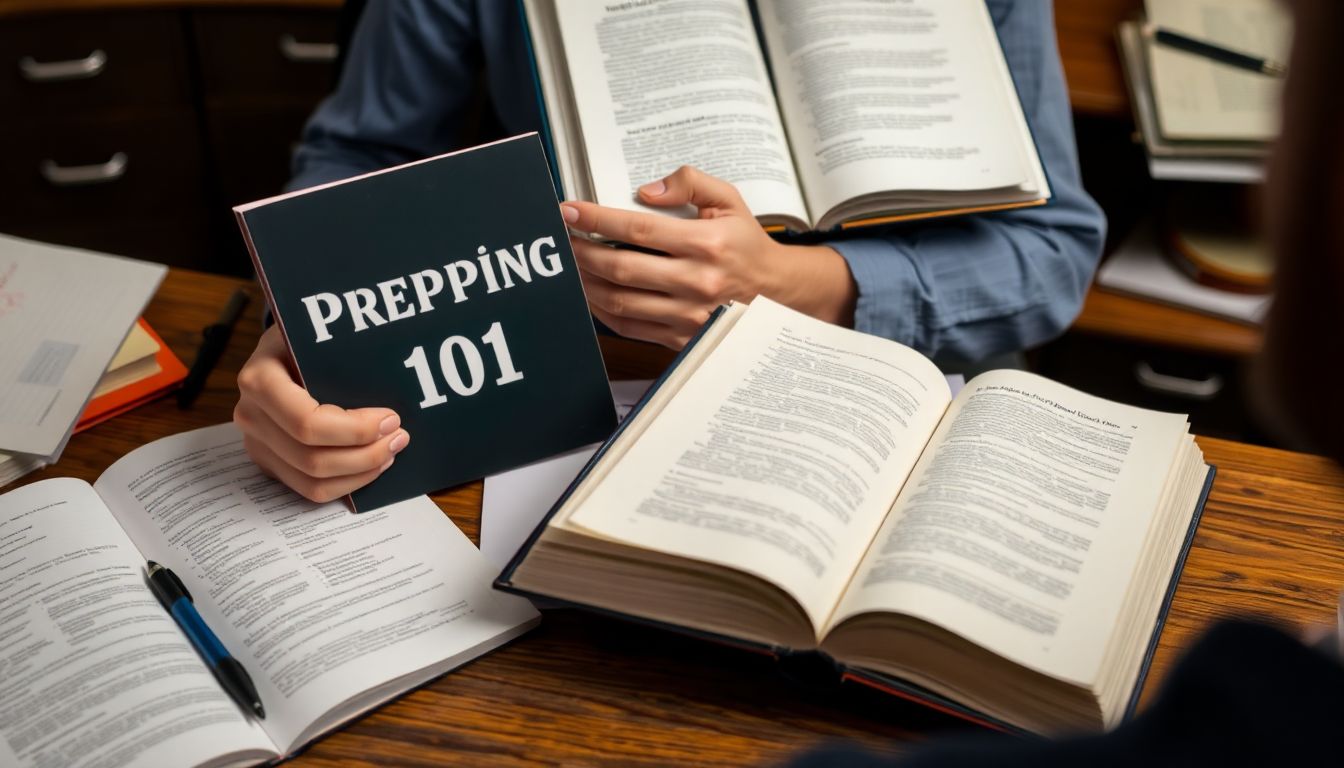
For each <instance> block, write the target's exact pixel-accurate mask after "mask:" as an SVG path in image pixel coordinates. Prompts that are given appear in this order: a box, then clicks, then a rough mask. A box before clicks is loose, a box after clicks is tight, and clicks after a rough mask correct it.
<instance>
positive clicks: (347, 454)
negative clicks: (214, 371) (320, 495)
mask: <svg viewBox="0 0 1344 768" xmlns="http://www.w3.org/2000/svg"><path fill="white" fill-rule="evenodd" d="M233 418H234V421H235V422H237V423H238V426H239V428H240V429H242V430H243V432H244V434H246V435H247V436H248V437H251V438H253V439H255V440H257V441H259V442H261V443H262V444H263V445H265V446H266V447H267V448H268V449H269V450H270V452H271V453H273V454H275V456H276V457H278V458H279V459H280V460H281V461H283V462H284V463H285V464H287V465H289V466H291V467H293V468H294V469H296V470H298V471H299V472H300V473H302V474H303V475H305V476H307V477H309V478H313V479H317V480H325V479H330V478H336V477H342V476H344V475H355V474H361V473H364V472H370V471H373V470H381V469H383V468H385V465H388V464H391V462H392V458H393V457H394V456H396V455H397V454H398V453H400V452H401V451H402V449H404V448H405V447H406V446H407V444H408V443H409V442H410V435H409V434H408V433H407V432H406V430H404V429H398V430H395V431H393V432H392V433H391V434H389V435H386V436H384V437H381V438H379V439H377V440H375V441H373V442H371V443H368V444H365V445H358V446H351V447H318V446H311V445H306V444H304V443H301V442H299V441H298V440H295V439H294V438H293V437H292V436H291V435H289V434H287V433H286V432H285V431H284V430H283V429H282V428H281V427H280V426H279V425H277V424H276V423H275V422H274V421H272V420H271V419H270V417H269V416H267V415H266V413H265V412H264V411H262V410H261V409H260V408H258V407H257V406H256V405H255V404H254V403H251V402H249V401H246V400H240V401H239V403H238V406H237V408H235V409H234V416H233Z"/></svg>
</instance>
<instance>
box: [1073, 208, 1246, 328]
mask: <svg viewBox="0 0 1344 768" xmlns="http://www.w3.org/2000/svg"><path fill="white" fill-rule="evenodd" d="M1097 285H1100V286H1102V287H1104V288H1107V289H1110V290H1112V291H1116V292H1119V293H1127V294H1131V295H1134V296H1139V297H1142V298H1146V299H1154V300H1156V301H1160V302H1162V303H1164V304H1170V305H1172V306H1176V307H1182V308H1185V309H1193V310H1195V311H1198V312H1203V313H1205V314H1208V315H1213V316H1214V317H1221V318H1224V319H1227V320H1235V321H1237V322H1241V323H1246V324H1247V325H1259V324H1261V323H1262V322H1263V321H1264V317H1265V312H1267V311H1268V310H1269V302H1270V296H1268V295H1264V294H1260V295H1253V294H1244V293H1231V292H1229V291H1224V290H1221V289H1218V288H1212V287H1209V286H1207V285H1200V284H1199V283H1197V282H1195V281H1194V280H1193V279H1191V278H1190V277H1189V276H1188V275H1186V274H1185V273H1184V272H1182V271H1181V270H1180V269H1178V268H1177V267H1176V265H1175V264H1172V262H1171V260H1170V259H1169V258H1167V256H1166V254H1165V253H1164V252H1163V250H1162V246H1161V243H1160V242H1159V239H1158V235H1157V230H1156V227H1155V225H1154V224H1153V223H1152V222H1145V223H1143V224H1140V225H1139V226H1138V227H1135V229H1134V232H1133V233H1132V234H1131V235H1130V236H1129V237H1128V238H1127V239H1126V240H1125V241H1124V242H1123V243H1122V244H1121V245H1120V247H1119V248H1117V249H1116V250H1115V253H1113V254H1111V256H1110V257H1109V258H1108V259H1106V263H1104V264H1102V265H1101V269H1100V270H1098V272H1097Z"/></svg>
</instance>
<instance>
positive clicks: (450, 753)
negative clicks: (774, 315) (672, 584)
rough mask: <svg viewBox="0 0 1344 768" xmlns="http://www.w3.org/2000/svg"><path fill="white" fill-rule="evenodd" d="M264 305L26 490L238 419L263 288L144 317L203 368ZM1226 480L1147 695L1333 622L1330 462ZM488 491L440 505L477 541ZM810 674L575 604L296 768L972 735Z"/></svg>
mask: <svg viewBox="0 0 1344 768" xmlns="http://www.w3.org/2000/svg"><path fill="white" fill-rule="evenodd" d="M240 285H246V286H249V287H250V288H251V290H252V292H253V296H254V298H255V299H256V301H254V302H253V304H252V305H251V306H250V308H249V313H248V315H247V317H246V319H245V320H244V321H243V322H242V323H241V324H240V325H239V327H238V329H237V331H236V332H235V334H234V337H233V339H232V340H231V342H230V344H229V348H228V350H227V352H226V354H225V355H224V357H223V359H222V360H221V362H220V366H219V368H218V369H217V370H216V371H215V372H214V373H213V374H212V376H211V377H210V379H209V382H208V385H207V387H206V389H205V391H204V392H203V393H202V395H201V397H200V399H199V400H198V401H197V404H196V406H195V407H194V408H193V409H192V410H189V411H181V410H178V409H177V407H176V405H175V403H174V401H173V400H172V399H171V398H169V399H166V400H160V401H158V402H155V403H152V404H149V405H147V406H144V407H141V408H139V409H137V410H135V411H132V412H131V413H128V414H125V415H122V416H118V417H117V418H115V419H112V420H111V421H108V422H106V423H104V424H102V425H99V426H97V427H95V428H94V429H92V430H90V431H88V432H86V433H83V434H80V435H76V436H75V437H74V439H72V440H71V442H70V445H69V447H68V448H67V449H66V452H65V456H64V457H63V458H62V459H61V461H60V462H59V463H58V464H57V465H56V466H54V467H49V468H47V469H45V470H43V471H42V472H39V473H36V474H34V475H30V476H29V478H25V480H24V481H20V483H23V482H25V481H31V480H36V479H41V478H46V477H57V476H77V477H82V478H84V479H86V480H89V481H93V480H94V479H95V478H96V477H97V475H98V473H99V472H101V471H102V470H103V469H105V468H106V467H107V466H108V465H109V464H111V463H112V462H113V461H114V460H115V459H117V458H118V457H120V456H122V455H123V454H125V453H127V452H128V451H130V450H131V449H133V448H135V447H137V446H139V445H141V444H143V443H145V442H148V441H150V440H153V439H155V438H158V437H162V436H164V435H168V434H172V433H175V432H179V431H183V430H187V429H192V428H195V427H200V426H206V425H209V424H215V423H218V422H221V421H226V420H228V419H229V417H230V413H231V411H232V407H233V404H234V402H235V400H236V398H237V395H236V389H235V384H234V377H235V375H236V373H237V371H238V369H239V367H240V366H241V365H242V363H243V362H244V361H245V360H246V358H247V355H248V354H249V353H250V351H251V349H252V347H253V345H254V344H255V341H256V338H257V336H258V334H259V332H260V309H261V307H260V304H261V300H260V291H259V290H258V289H256V288H255V286H251V285H250V284H248V283H245V282H243V281H239V280H234V279H231V278H225V277H217V276H211V275H203V274H198V273H192V272H185V271H173V272H171V273H170V274H169V276H168V278H167V280H166V281H165V282H164V284H163V287H162V288H161V289H160V291H159V294H158V296H157V297H156V298H155V299H154V301H153V303H152V304H151V305H150V307H149V309H148V310H147V311H146V313H145V316H146V318H147V319H148V320H149V322H150V323H151V324H152V325H153V326H154V327H155V329H156V330H157V331H158V332H159V333H160V334H161V335H162V336H163V338H164V340H165V341H166V342H167V343H168V345H169V346H171V347H172V348H173V350H174V351H175V352H176V353H177V354H178V355H179V356H180V357H182V358H183V359H184V360H186V361H187V362H190V360H191V359H192V357H193V356H194V354H195V348H196V340H197V338H198V337H199V329H200V328H201V327H203V326H204V325H206V324H207V323H209V322H211V321H213V320H214V319H215V316H216V314H217V313H218V311H219V308H220V307H221V306H223V304H224V302H225V301H226V300H227V298H228V296H229V294H230V292H231V291H232V290H233V289H234V288H235V287H237V286H240ZM604 349H605V351H606V353H607V357H608V361H609V366H610V369H611V371H612V373H613V375H614V376H616V377H618V378H619V377H633V376H641V375H649V374H651V373H653V372H656V371H657V370H658V369H659V368H660V367H661V366H663V365H665V364H666V362H667V360H668V359H669V357H670V355H669V353H668V352H667V351H666V350H662V349H658V348H653V347H649V346H646V345H641V344H635V343H632V342H623V341H621V340H611V339H604ZM1199 442H1200V445H1201V446H1202V447H1203V449H1204V451H1205V456H1206V457H1207V458H1208V460H1209V461H1211V462H1212V463H1214V464H1217V465H1218V467H1219V474H1218V481H1217V483H1216V485H1215V487H1214V491H1213V495H1212V497H1211V499H1210V500H1209V504H1208V507H1207V509H1206V511H1205V513H1204V520H1203V524H1202V525H1201V526H1200V531H1199V534H1198V537H1197V539H1196V542H1195V547H1194V549H1193V551H1192V552H1191V555H1190V558H1189V562H1188V563H1187V565H1186V567H1185V571H1184V575H1183V577H1182V579H1181V585H1180V589H1179V591H1178V592H1177V595H1176V599H1175V602H1174V604H1173V607H1172V610H1171V615H1170V617H1169V619H1168V623H1167V630H1166V631H1165V632H1164V634H1163V636H1162V640H1161V647H1160V649H1159V652H1158V655H1157V659H1156V662H1155V666H1154V672H1153V676H1152V677H1151V678H1150V684H1149V686H1148V691H1147V693H1149V694H1151V692H1152V690H1153V689H1154V687H1155V685H1154V684H1153V683H1154V682H1156V681H1160V680H1161V679H1162V677H1163V674H1164V673H1165V672H1166V670H1167V669H1168V668H1169V667H1170V665H1171V664H1172V662H1173V660H1174V659H1175V658H1176V656H1177V654H1178V652H1179V649H1180V648H1182V647H1184V646H1186V645H1188V644H1189V643H1190V642H1191V640H1192V638H1193V637H1194V635H1195V634H1196V633H1198V632H1199V630H1200V629H1201V628H1202V627H1204V626H1206V625H1207V624H1208V623H1209V622H1210V621H1212V620H1214V619H1215V618H1217V617H1219V616H1226V615H1230V614H1245V613H1252V614H1268V615H1271V616H1274V617H1276V618H1278V619H1280V620H1282V621H1286V622H1291V623H1294V624H1298V625H1307V624H1323V623H1328V622H1330V621H1331V620H1332V618H1333V615H1334V611H1335V605H1336V594H1337V592H1338V589H1339V588H1340V586H1341V585H1344V535H1341V530H1344V525H1341V523H1344V473H1341V472H1340V471H1339V470H1338V469H1337V468H1335V467H1334V466H1332V465H1331V464H1330V463H1329V462H1327V461H1326V460H1324V459H1321V458H1317V457H1312V456H1305V455H1301V454H1294V453H1287V452H1282V451H1275V450H1270V449H1265V448H1258V447H1252V446H1246V445H1240V444H1237V443H1229V442H1224V441H1220V440H1208V439H1201V440H1200V441H1199ZM480 496H481V485H480V483H473V484H470V485H467V486H463V487H461V488H458V489H455V490H453V491H450V492H446V493H442V494H439V495H437V496H435V500H436V501H437V502H438V503H439V505H440V506H441V507H442V508H443V509H444V510H445V511H446V512H447V514H448V515H449V516H451V517H452V519H453V520H454V521H455V522H456V523H457V524H458V526H460V527H461V528H462V529H463V530H464V531H465V532H466V533H467V534H468V535H469V536H471V537H472V539H473V540H479V539H478V535H479V516H480ZM805 672H806V670H793V671H792V673H786V671H785V670H784V669H781V668H780V666H779V665H778V664H776V663H775V662H773V661H770V660H768V659H764V658H757V657H755V656H753V655H752V654H749V653H745V652H739V651H734V650H729V649H724V648H719V647H717V646H714V645H711V644H708V643H703V642H700V641H695V640H690V639H687V638H682V637H679V636H676V635H673V634H671V633H666V632H659V631H655V630H651V629H646V628H642V627H636V626H632V625H627V624H623V623H620V622H616V621H612V620H605V619H599V618H596V617H592V616H587V615H582V614H578V613H574V612H568V611H562V612H554V613H550V614H548V615H547V616H546V619H545V620H544V622H543V624H542V627H541V628H540V629H538V630H536V631H534V632H533V633H531V634H530V635H527V636H525V637H524V638H522V639H520V640H518V641H517V642H515V643H513V644H512V645H510V646H508V647H507V648H504V649H502V650H500V651H498V652H496V653H493V654H491V655H489V656H486V657H484V658H482V659H479V660H477V661H475V662H473V663H471V664H469V665H467V666H466V667H464V668H462V669H460V670H458V671H456V672H453V673H451V674H449V675H447V676H445V677H443V678H441V679H439V680H437V681H435V682H434V683H431V684H430V685H428V686H426V687H424V688H422V689H420V690H417V691H415V692H413V693H411V694H409V695H407V696H405V697H403V698H401V699H399V700H398V701H395V702H393V703H391V704H388V705H387V706H384V707H382V708H381V709H379V710H377V711H375V712H373V713H371V714H369V715H367V716H366V717H364V718H362V719H360V720H358V721H356V722H355V723H353V724H351V725H349V726H348V727H346V728H345V729H343V730H342V731H340V732H338V733H335V734H332V735H330V736H328V737H326V738H324V739H322V740H321V741H319V742H318V743H317V744H315V745H313V746H312V747H311V748H309V749H308V750H307V752H305V753H304V754H303V755H301V756H300V757H299V758H298V759H297V760H295V761H294V763H293V764H294V765H298V766H332V765H338V764H339V765H352V764H356V765H373V764H396V765H426V766H427V765H491V764H504V765H519V764H556V763H561V764H567V765H569V764H594V763H597V764H609V765H633V764H664V763H684V762H695V763H698V764H723V765H741V764H762V763H766V764H768V763H772V762H776V761H778V760H779V759H781V758H783V757H785V756H787V755H789V754H791V753H793V752H795V751H796V750H798V749H800V748H803V747H806V746H808V745H811V744H815V743H817V742H819V741H822V740H824V739H835V738H845V739H855V740H859V741H862V742H864V743H867V744H869V745H872V746H874V747H881V748H884V749H890V750H897V749H900V748H901V746H902V744H903V743H908V742H909V741H910V740H912V739H921V738H926V737H928V736H929V735H931V734H936V733H940V732H946V731H947V730H949V729H952V728H958V727H960V726H959V725H958V724H955V723H951V722H949V721H948V720H946V719H944V718H942V717H940V716H937V715H935V714H933V713H931V712H929V711H927V710H924V709H922V708H919V707H916V706H914V705H908V704H904V703H902V702H900V701H898V700H895V699H892V698H889V697H885V696H882V695H880V694H876V693H872V692H869V691H867V690H863V689H858V688H851V687H849V686H836V685H833V684H829V683H827V684H818V683H817V682H816V681H815V680H813V679H812V677H811V676H809V675H807V674H805Z"/></svg>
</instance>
